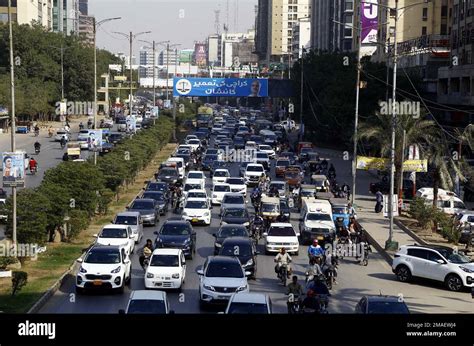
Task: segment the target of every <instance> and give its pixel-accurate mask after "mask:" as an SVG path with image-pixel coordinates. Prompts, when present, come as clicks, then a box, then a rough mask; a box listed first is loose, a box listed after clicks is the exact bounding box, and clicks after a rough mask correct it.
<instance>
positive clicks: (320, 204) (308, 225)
mask: <svg viewBox="0 0 474 346" xmlns="http://www.w3.org/2000/svg"><path fill="white" fill-rule="evenodd" d="M299 221H300V223H299V229H300V235H301V242H302V243H303V244H311V242H312V241H313V240H314V239H317V240H318V241H324V242H332V241H333V240H334V238H335V236H336V226H335V225H334V221H333V216H332V208H331V203H329V201H327V200H311V199H309V200H304V201H303V207H302V208H301V215H300V220H299Z"/></svg>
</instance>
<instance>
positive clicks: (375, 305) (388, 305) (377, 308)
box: [368, 301, 409, 314]
mask: <svg viewBox="0 0 474 346" xmlns="http://www.w3.org/2000/svg"><path fill="white" fill-rule="evenodd" d="M368 313H369V314H408V313H409V311H408V308H407V306H406V305H405V303H398V302H384V301H381V302H370V303H369V311H368Z"/></svg>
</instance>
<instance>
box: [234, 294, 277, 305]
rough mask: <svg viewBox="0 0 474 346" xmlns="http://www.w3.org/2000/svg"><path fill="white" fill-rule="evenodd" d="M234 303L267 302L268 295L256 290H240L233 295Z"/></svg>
mask: <svg viewBox="0 0 474 346" xmlns="http://www.w3.org/2000/svg"><path fill="white" fill-rule="evenodd" d="M231 301H232V302H233V303H253V304H267V301H268V295H267V294H264V293H255V292H238V293H234V294H233V295H232V298H231Z"/></svg>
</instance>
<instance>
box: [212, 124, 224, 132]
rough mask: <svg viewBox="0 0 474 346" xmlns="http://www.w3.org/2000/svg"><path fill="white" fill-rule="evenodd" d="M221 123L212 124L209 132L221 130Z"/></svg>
mask: <svg viewBox="0 0 474 346" xmlns="http://www.w3.org/2000/svg"><path fill="white" fill-rule="evenodd" d="M222 127H223V126H222V124H214V125H213V126H212V128H211V134H216V133H217V132H219V131H221V130H222Z"/></svg>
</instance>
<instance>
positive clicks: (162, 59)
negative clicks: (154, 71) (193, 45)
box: [158, 48, 179, 70]
mask: <svg viewBox="0 0 474 346" xmlns="http://www.w3.org/2000/svg"><path fill="white" fill-rule="evenodd" d="M175 64H179V50H176V49H174V48H170V49H169V51H168V52H167V51H166V49H163V50H162V51H161V52H160V53H159V54H158V65H164V66H165V65H169V66H174V65H175ZM170 70H171V67H170Z"/></svg>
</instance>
